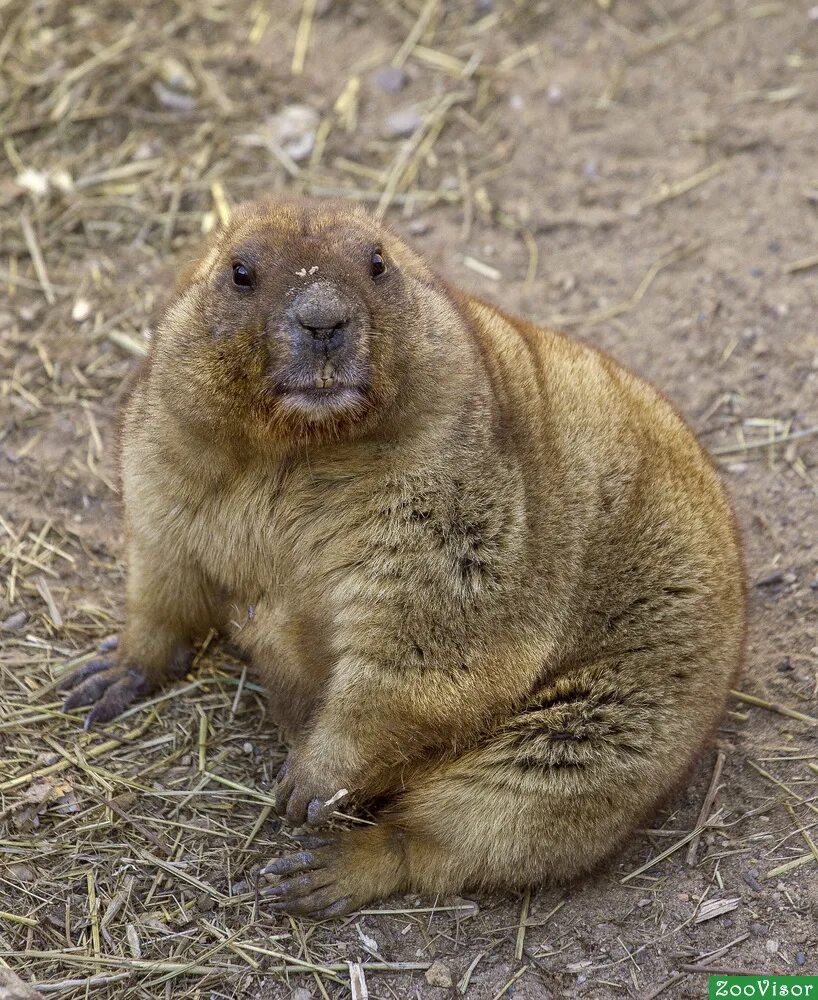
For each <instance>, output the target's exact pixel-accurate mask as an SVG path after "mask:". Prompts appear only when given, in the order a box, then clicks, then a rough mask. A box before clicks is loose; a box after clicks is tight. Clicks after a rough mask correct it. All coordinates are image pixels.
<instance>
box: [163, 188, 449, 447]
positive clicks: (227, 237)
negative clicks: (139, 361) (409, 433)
mask: <svg viewBox="0 0 818 1000" xmlns="http://www.w3.org/2000/svg"><path fill="white" fill-rule="evenodd" d="M456 315H457V314H456V309H455V307H454V304H453V302H452V300H451V299H450V298H449V296H448V294H447V293H446V291H445V290H444V289H443V287H442V286H441V285H440V284H439V283H438V282H437V280H436V279H435V277H434V276H433V274H432V272H431V271H430V270H429V269H428V268H427V266H426V265H425V264H424V262H423V261H422V260H421V258H420V257H418V256H417V255H416V254H415V253H414V252H413V251H411V250H410V249H409V248H408V247H407V246H405V244H404V243H403V242H402V241H401V240H400V239H398V237H396V236H395V235H394V234H393V233H391V232H390V231H389V230H388V229H387V228H386V227H385V226H383V225H382V224H380V223H379V222H377V221H375V220H373V219H372V218H370V217H369V216H368V215H367V214H366V213H365V212H364V211H362V210H361V209H359V208H358V207H356V206H351V205H346V204H338V203H333V202H313V201H308V200H281V201H273V202H268V203H259V204H254V205H248V206H245V207H243V208H241V209H239V211H238V212H237V213H236V214H235V215H234V217H233V218H232V220H231V222H230V224H229V225H228V226H226V227H225V228H224V229H223V230H221V231H220V232H218V233H216V234H215V236H214V237H213V238H212V240H211V243H210V245H209V246H208V247H207V248H206V250H205V253H204V254H203V256H202V257H201V258H200V259H199V260H198V261H197V262H195V263H194V264H192V265H191V266H190V267H189V268H188V269H187V271H186V273H185V275H184V276H183V279H182V280H181V282H180V288H179V291H178V294H177V297H176V299H175V301H174V303H173V304H172V306H171V307H170V309H169V310H168V312H167V314H166V317H165V320H164V322H163V323H162V325H161V326H160V328H159V330H158V332H157V338H156V345H155V348H154V351H153V361H152V365H153V370H154V371H155V373H156V375H157V377H158V379H159V381H160V384H161V390H162V392H163V395H164V397H165V398H166V399H167V401H168V402H169V404H170V405H171V406H172V407H173V408H174V410H175V411H176V412H177V413H181V414H182V415H183V416H184V417H185V418H186V419H189V420H191V421H193V422H196V423H198V424H199V425H200V426H202V428H203V429H205V430H207V429H209V430H213V431H216V430H217V429H218V428H219V427H224V426H225V424H227V425H229V426H231V427H232V430H233V431H234V432H236V433H239V432H240V430H241V427H240V426H238V425H237V421H241V422H243V423H244V424H251V425H252V427H251V428H250V429H251V430H252V432H253V434H254V436H255V434H257V433H258V432H259V431H262V432H263V433H265V434H268V435H269V434H274V435H276V436H277V437H285V438H288V439H292V440H298V441H304V440H311V439H316V438H322V439H334V440H337V439H339V438H343V437H345V436H359V435H360V434H361V433H364V432H365V431H366V429H367V428H371V427H372V426H373V425H374V424H376V423H377V422H378V421H379V420H382V419H384V418H385V416H386V415H387V414H389V413H391V414H392V417H393V418H394V417H395V414H396V412H399V411H400V410H401V405H402V403H406V402H407V399H408V396H409V395H411V393H412V391H413V387H414V386H417V385H423V387H424V392H425V393H426V394H427V395H428V394H429V393H428V390H429V380H430V379H431V380H434V379H436V378H437V379H439V378H441V377H442V372H441V361H442V356H443V355H444V354H446V353H448V352H449V351H450V349H451V346H452V345H449V344H446V343H445V342H446V340H447V338H446V336H445V335H444V334H443V331H445V330H446V329H447V328H451V327H453V326H457V325H458V324H457V320H456ZM444 367H445V366H444Z"/></svg>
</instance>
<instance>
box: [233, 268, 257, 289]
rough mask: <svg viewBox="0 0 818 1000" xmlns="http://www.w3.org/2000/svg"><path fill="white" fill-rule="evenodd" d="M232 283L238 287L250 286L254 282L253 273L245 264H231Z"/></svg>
mask: <svg viewBox="0 0 818 1000" xmlns="http://www.w3.org/2000/svg"><path fill="white" fill-rule="evenodd" d="M233 284H234V285H238V286H239V288H252V287H253V285H254V284H255V275H254V274H253V272H252V270H251V269H250V268H249V267H248V266H247V265H246V264H239V263H235V264H234V265H233Z"/></svg>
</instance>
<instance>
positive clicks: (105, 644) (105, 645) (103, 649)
mask: <svg viewBox="0 0 818 1000" xmlns="http://www.w3.org/2000/svg"><path fill="white" fill-rule="evenodd" d="M118 645H119V636H118V635H109V636H106V637H105V638H104V639H103V640H102V642H101V643H100V644H99V651H100V653H110V652H111V651H112V650H114V649H116V647H117V646H118Z"/></svg>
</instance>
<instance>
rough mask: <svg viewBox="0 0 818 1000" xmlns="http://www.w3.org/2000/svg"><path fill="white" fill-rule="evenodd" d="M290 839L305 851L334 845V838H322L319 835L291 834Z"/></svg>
mask: <svg viewBox="0 0 818 1000" xmlns="http://www.w3.org/2000/svg"><path fill="white" fill-rule="evenodd" d="M291 838H292V839H293V840H294V841H295V842H296V844H298V845H299V847H303V848H305V849H306V850H310V849H311V848H316V847H329V846H330V845H331V844H334V843H335V838H334V837H322V836H321V834H319V833H293V834H291Z"/></svg>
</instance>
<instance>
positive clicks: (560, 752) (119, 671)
mask: <svg viewBox="0 0 818 1000" xmlns="http://www.w3.org/2000/svg"><path fill="white" fill-rule="evenodd" d="M122 480H123V493H124V507H125V523H126V545H127V620H126V624H125V629H124V633H123V635H122V639H121V642H120V645H119V649H118V651H117V652H116V653H115V654H114V655H113V657H112V658H111V659H110V660H102V661H93V662H92V663H90V664H88V665H86V666H85V667H84V668H81V669H80V670H79V671H78V672H77V673H76V674H75V675H73V676H72V678H71V680H70V684H69V686H71V685H73V688H74V689H73V691H72V693H71V694H70V696H69V697H68V699H67V701H66V708H67V709H70V708H74V707H76V706H79V705H86V704H92V703H93V704H94V705H95V707H94V708H93V710H92V712H91V714H90V716H89V720H88V721H89V722H98V721H105V720H108V719H110V718H112V717H113V716H114V715H116V714H117V713H119V712H120V711H121V710H122V709H123V708H124V707H125V706H126V705H127V704H128V703H129V702H131V701H132V700H133V699H135V698H137V697H139V696H141V695H143V694H145V693H147V692H149V691H151V690H153V689H154V688H155V687H156V686H157V685H159V684H161V683H162V682H163V681H165V680H167V679H168V678H170V677H172V676H173V675H174V674H178V673H179V672H180V671H182V672H184V671H185V669H186V668H187V666H188V664H189V659H190V649H191V644H192V643H193V642H195V640H196V639H197V638H198V637H201V636H202V635H203V634H204V633H206V632H207V630H208V629H210V628H213V627H222V626H226V627H232V631H233V633H234V636H235V639H236V640H237V641H238V642H239V643H240V644H241V645H242V646H243V648H244V649H245V650H246V651H247V652H248V653H249V654H250V656H251V657H252V660H253V661H254V662H255V664H256V665H257V667H258V669H259V670H260V671H261V673H262V675H263V678H264V681H265V683H266V686H267V687H268V688H269V690H270V693H271V698H272V702H273V705H274V708H275V712H276V714H277V718H278V720H279V721H280V723H281V724H282V725H283V726H284V727H285V730H286V732H287V733H288V734H289V736H290V738H291V739H292V741H293V745H292V749H291V752H290V755H289V758H288V762H287V764H286V765H285V767H284V768H283V769H282V773H281V775H280V778H279V783H278V793H277V794H278V801H279V803H280V808H281V811H282V813H283V814H284V815H285V816H286V818H287V819H288V820H289V821H290V822H292V823H294V824H303V823H305V822H311V823H313V824H316V823H320V822H321V821H322V820H323V819H324V818H325V817H326V814H327V813H328V812H330V811H331V808H332V803H334V802H337V801H338V800H339V795H338V793H339V792H342V794H348V795H349V797H350V799H352V800H353V801H358V802H363V801H368V802H370V803H373V802H377V803H378V806H377V808H378V810H379V811H378V814H377V815H378V818H379V822H378V823H377V824H376V825H373V826H365V827H357V828H355V829H351V830H347V831H343V832H334V831H327V832H325V831H321V832H320V833H319V834H317V835H312V836H308V837H307V838H306V840H305V842H304V845H303V850H301V851H299V852H298V853H296V854H294V855H292V856H288V857H284V858H281V859H278V860H277V861H274V862H273V863H272V864H270V865H268V866H267V869H265V871H266V872H267V873H272V874H274V875H277V876H279V877H280V880H279V882H278V884H273V885H271V886H270V887H269V888H268V889H267V895H268V896H269V898H270V900H271V905H272V906H274V907H277V908H279V909H282V910H285V911H288V912H292V913H311V914H316V915H321V916H331V915H335V914H339V913H343V912H347V911H349V910H351V909H354V908H357V907H359V906H361V905H362V904H364V903H367V902H368V901H370V900H373V899H375V898H379V897H383V896H387V895H390V894H393V893H396V892H399V891H417V892H425V893H429V894H436V893H446V892H461V891H463V890H466V889H470V888H484V889H485V888H503V887H522V886H526V885H530V884H532V883H539V882H542V881H547V880H566V879H570V878H571V877H572V876H575V875H577V874H579V873H582V872H586V871H588V870H589V869H591V868H592V867H594V866H595V865H596V864H597V863H598V862H599V861H600V860H601V859H604V858H605V857H606V856H607V855H609V854H610V852H611V851H612V850H614V849H615V848H616V847H617V845H619V844H620V843H621V842H622V841H623V839H624V838H625V837H626V836H627V835H628V834H629V833H630V832H631V831H632V830H633V829H634V827H636V826H637V825H638V824H640V823H642V822H643V821H644V820H645V819H646V818H647V817H648V815H649V814H650V812H651V810H652V809H654V808H655V807H656V805H657V804H658V803H659V801H660V800H661V799H663V798H664V797H665V796H666V795H667V794H668V792H669V791H670V790H672V789H673V788H674V787H675V786H677V785H678V784H679V782H680V781H682V780H684V778H685V776H686V774H687V772H688V770H689V768H690V765H691V762H692V761H693V760H694V759H695V758H696V756H697V754H699V752H700V750H701V749H702V747H703V745H704V744H705V743H706V741H707V739H708V737H709V736H710V735H711V734H712V732H713V730H714V728H715V726H716V724H717V722H718V719H719V717H720V713H721V712H722V709H723V705H724V702H725V698H726V696H727V693H728V690H729V689H730V687H731V684H732V683H733V682H734V679H735V677H736V674H737V671H738V669H739V663H740V659H741V654H742V646H743V633H744V604H745V601H744V585H743V572H742V567H741V559H740V552H739V544H738V540H737V532H736V525H735V519H734V515H733V512H732V509H731V505H730V503H729V501H728V498H727V496H726V494H725V490H724V489H723V487H722V485H721V484H720V482H719V479H718V477H717V475H716V472H715V471H714V468H713V466H712V465H711V463H710V461H709V460H708V457H707V455H706V454H705V452H704V451H703V449H702V448H701V447H700V445H699V444H698V443H697V442H696V440H695V438H694V436H693V433H692V432H691V431H690V429H689V428H688V427H687V426H686V425H685V423H684V421H683V420H682V419H681V417H680V416H679V415H678V414H677V413H676V412H675V411H674V409H673V408H672V407H671V405H670V404H669V403H668V402H667V401H666V400H665V399H664V398H663V397H662V396H661V395H660V394H659V393H658V392H657V391H656V390H655V389H653V388H652V387H651V386H650V385H648V384H646V383H645V382H644V381H642V380H641V379H639V378H637V377H636V376H635V375H633V374H631V373H629V372H628V371H626V370H625V369H623V368H622V367H620V366H619V365H618V364H616V363H615V362H614V361H613V360H611V359H610V358H609V357H607V356H606V355H605V354H602V353H600V352H599V351H597V350H595V349H593V348H592V347H590V346H588V345H586V344H583V343H580V342H578V341H576V340H573V339H570V338H569V337H567V336H564V335H562V334H559V333H555V332H554V331H552V330H548V329H540V328H538V327H535V326H534V325H532V324H531V323H528V322H526V321H524V320H521V319H517V318H514V317H512V316H509V315H507V314H505V313H504V312H502V311H501V310H500V309H497V308H495V307H494V306H492V305H489V304H488V303H487V302H484V301H481V300H480V299H478V298H475V297H473V296H471V295H468V294H466V293H464V292H462V291H459V290H457V289H455V288H452V287H450V286H449V285H448V284H447V283H446V282H445V281H442V280H441V279H440V278H438V277H437V276H436V275H435V273H434V272H433V271H432V270H431V269H430V268H429V266H428V265H427V264H426V263H425V262H424V261H423V260H422V259H421V257H420V256H418V255H417V254H416V253H414V252H413V251H412V250H410V249H409V248H408V247H407V246H406V245H405V243H404V242H403V241H402V240H401V239H399V238H398V237H397V236H396V235H395V234H394V233H392V232H391V231H390V230H389V229H388V228H386V227H385V226H384V225H383V224H381V223H380V222H378V221H375V220H373V219H371V218H369V217H368V216H367V215H366V213H365V212H364V211H362V210H361V209H359V208H358V207H356V206H348V205H344V204H335V203H326V202H325V203H321V202H312V201H307V200H281V201H272V202H269V203H261V204H256V205H251V206H249V207H246V208H243V209H241V210H239V211H238V212H237V214H236V215H235V216H234V218H233V219H232V221H231V222H230V224H229V225H228V226H226V227H225V228H224V229H223V230H222V231H220V232H218V233H217V234H216V235H215V236H214V237H213V238H212V240H211V242H210V244H209V246H208V247H207V248H206V250H205V252H204V254H203V256H202V257H201V259H200V260H199V261H198V262H196V263H195V264H193V265H191V266H190V267H189V268H188V270H187V271H186V272H185V274H184V275H183V276H182V278H181V281H180V286H179V288H178V292H177V294H176V296H175V298H174V299H173V301H172V304H171V305H170V307H169V309H168V310H167V312H166V314H165V316H164V319H163V321H162V322H161V324H160V325H159V327H158V329H157V331H156V335H155V338H154V340H153V342H152V344H151V347H150V352H149V355H148V358H147V362H146V364H145V366H144V370H143V371H142V372H141V375H140V376H139V378H138V381H137V383H136V385H135V388H134V390H133V392H132V394H131V395H130V398H129V400H128V401H127V404H126V406H125V412H124V423H123V437H122Z"/></svg>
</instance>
